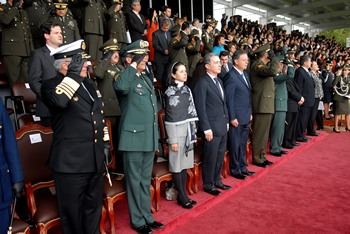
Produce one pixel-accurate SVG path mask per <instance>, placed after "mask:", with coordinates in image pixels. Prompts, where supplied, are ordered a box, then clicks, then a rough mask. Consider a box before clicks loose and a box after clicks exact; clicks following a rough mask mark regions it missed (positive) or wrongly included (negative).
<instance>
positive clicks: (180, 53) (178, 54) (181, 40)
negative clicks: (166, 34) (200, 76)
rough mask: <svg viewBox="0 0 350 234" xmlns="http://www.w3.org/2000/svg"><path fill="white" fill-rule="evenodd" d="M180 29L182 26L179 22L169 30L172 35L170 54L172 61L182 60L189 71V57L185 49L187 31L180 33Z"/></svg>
mask: <svg viewBox="0 0 350 234" xmlns="http://www.w3.org/2000/svg"><path fill="white" fill-rule="evenodd" d="M184 24H185V23H184ZM180 29H181V26H180V25H179V24H177V25H175V26H174V27H172V28H171V29H170V30H169V31H170V32H171V37H172V38H171V41H170V42H169V47H168V48H169V56H170V61H171V63H175V62H182V63H183V64H184V65H185V67H186V70H187V71H188V59H187V55H186V51H185V48H186V45H187V41H188V37H187V35H186V34H185V33H180Z"/></svg>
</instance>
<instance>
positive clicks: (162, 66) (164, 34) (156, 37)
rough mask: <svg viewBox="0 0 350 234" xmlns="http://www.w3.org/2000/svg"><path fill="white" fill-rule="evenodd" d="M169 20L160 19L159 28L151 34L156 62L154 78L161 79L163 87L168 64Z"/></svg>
mask: <svg viewBox="0 0 350 234" xmlns="http://www.w3.org/2000/svg"><path fill="white" fill-rule="evenodd" d="M169 27H170V21H169V20H168V19H164V20H162V23H161V25H160V28H159V29H158V30H157V31H155V32H154V33H153V34H152V38H153V39H152V43H153V48H154V62H156V64H157V71H156V78H159V79H162V85H163V88H165V79H166V76H167V74H166V71H167V69H166V68H167V66H168V64H169V49H168V45H169V42H170V41H171V34H170V32H169Z"/></svg>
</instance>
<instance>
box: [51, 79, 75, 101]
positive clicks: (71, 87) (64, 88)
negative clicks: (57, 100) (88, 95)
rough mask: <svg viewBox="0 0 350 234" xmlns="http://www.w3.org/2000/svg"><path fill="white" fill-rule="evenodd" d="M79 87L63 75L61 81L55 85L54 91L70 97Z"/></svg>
mask: <svg viewBox="0 0 350 234" xmlns="http://www.w3.org/2000/svg"><path fill="white" fill-rule="evenodd" d="M79 87H80V84H78V83H77V82H76V81H75V80H73V79H72V78H69V77H65V78H64V79H63V80H62V82H61V83H60V84H59V85H57V86H56V93H57V94H62V93H64V94H65V95H66V96H67V97H68V98H69V99H72V97H73V95H74V93H75V91H76V90H77V89H78V88H79Z"/></svg>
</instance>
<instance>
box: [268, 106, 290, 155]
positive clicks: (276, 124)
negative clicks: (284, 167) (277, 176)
mask: <svg viewBox="0 0 350 234" xmlns="http://www.w3.org/2000/svg"><path fill="white" fill-rule="evenodd" d="M285 121H286V112H285V111H276V113H275V114H273V115H272V121H271V128H270V153H279V152H281V151H282V150H283V148H282V143H283V137H284V127H285V126H284V125H285V124H284V122H285Z"/></svg>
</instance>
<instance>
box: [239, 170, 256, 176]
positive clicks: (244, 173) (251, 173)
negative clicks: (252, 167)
mask: <svg viewBox="0 0 350 234" xmlns="http://www.w3.org/2000/svg"><path fill="white" fill-rule="evenodd" d="M242 174H243V175H246V176H253V175H256V173H255V172H253V171H244V172H242Z"/></svg>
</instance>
